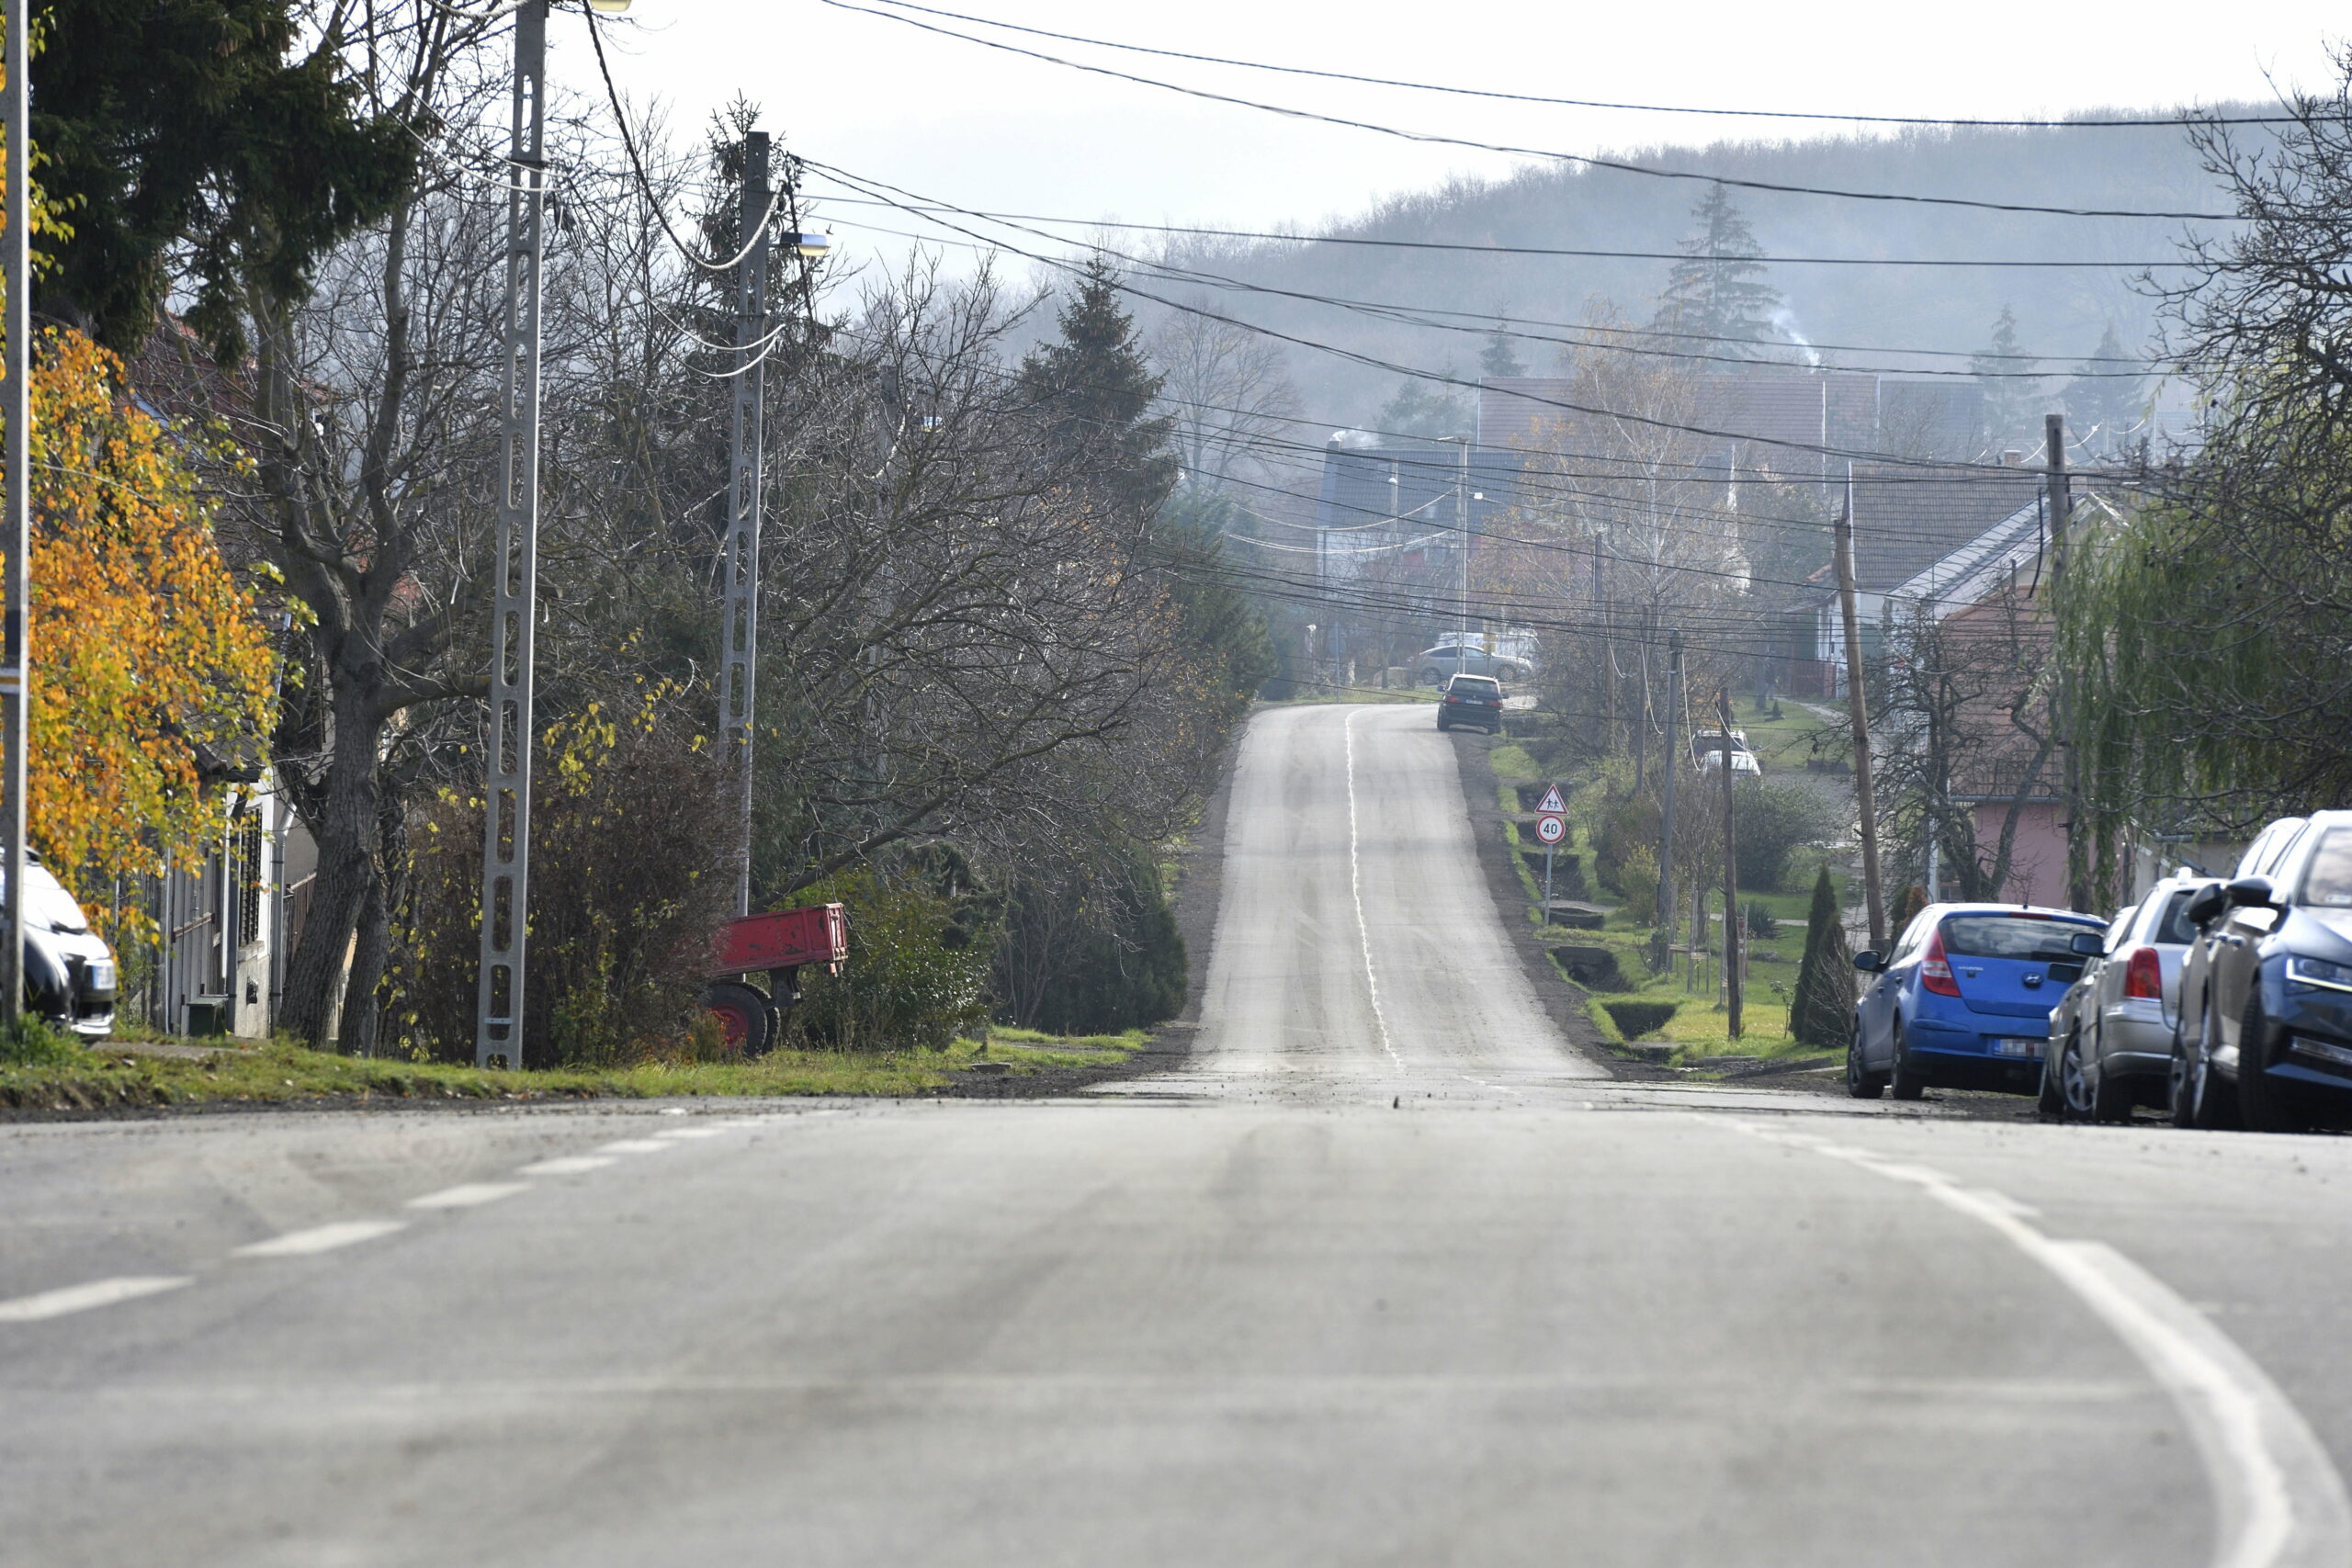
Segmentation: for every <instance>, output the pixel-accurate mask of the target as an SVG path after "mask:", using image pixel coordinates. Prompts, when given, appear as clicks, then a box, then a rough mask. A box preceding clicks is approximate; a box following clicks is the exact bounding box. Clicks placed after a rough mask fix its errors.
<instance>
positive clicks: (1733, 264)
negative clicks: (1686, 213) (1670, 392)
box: [1650, 185, 1781, 360]
mask: <svg viewBox="0 0 2352 1568" xmlns="http://www.w3.org/2000/svg"><path fill="white" fill-rule="evenodd" d="M1691 218H1692V219H1694V220H1696V221H1697V224H1698V227H1697V230H1696V231H1694V232H1693V233H1691V236H1690V237H1689V238H1687V239H1685V240H1684V241H1683V242H1682V243H1681V244H1680V245H1679V246H1678V247H1677V248H1678V249H1679V250H1680V251H1681V252H1682V255H1683V259H1682V260H1680V261H1678V262H1676V263H1675V264H1674V269H1673V270H1672V271H1671V272H1669V273H1668V275H1667V280H1666V291H1665V292H1664V293H1663V294H1661V295H1659V296H1658V301H1657V315H1656V316H1655V317H1654V318H1653V319H1652V321H1651V323H1650V324H1651V326H1652V327H1653V328H1655V329H1656V330H1657V331H1659V332H1670V333H1689V334H1691V335H1693V336H1697V337H1702V338H1705V339H1707V340H1708V342H1706V343H1704V344H1692V345H1691V346H1692V347H1693V349H1694V350H1698V351H1703V352H1707V353H1713V354H1722V355H1729V356H1731V357H1733V358H1736V359H1755V360H1762V359H1764V358H1766V357H1767V354H1766V352H1765V351H1766V349H1767V347H1768V346H1769V345H1770V344H1771V343H1772V341H1773V335H1774V334H1773V329H1772V317H1773V315H1774V314H1775V313H1776V312H1777V311H1779V310H1780V309H1781V291H1780V290H1779V289H1777V288H1773V287H1772V286H1771V285H1770V284H1769V283H1767V282H1765V281H1764V271H1765V269H1764V264H1763V262H1762V260H1761V259H1760V258H1761V257H1762V256H1763V254H1764V247H1763V246H1761V245H1759V244H1758V243H1756V233H1755V231H1754V230H1752V229H1750V228H1749V227H1748V226H1747V218H1746V217H1745V216H1743V215H1742V214H1741V212H1740V210H1739V209H1737V208H1736V207H1734V206H1733V205H1732V202H1731V193H1730V192H1729V191H1728V190H1726V189H1725V188H1724V186H1721V185H1711V186H1708V187H1707V194H1706V195H1705V196H1703V197H1701V198H1700V200H1699V205H1698V206H1696V207H1694V208H1692V209H1691Z"/></svg>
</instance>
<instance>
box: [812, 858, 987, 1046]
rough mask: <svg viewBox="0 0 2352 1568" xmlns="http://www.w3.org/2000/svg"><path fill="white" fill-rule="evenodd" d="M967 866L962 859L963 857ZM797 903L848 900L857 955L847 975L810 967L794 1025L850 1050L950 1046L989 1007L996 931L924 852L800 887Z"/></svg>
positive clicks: (847, 967)
mask: <svg viewBox="0 0 2352 1568" xmlns="http://www.w3.org/2000/svg"><path fill="white" fill-rule="evenodd" d="M955 865H956V867H959V868H960V866H961V861H960V859H958V860H956V862H955ZM792 902H793V903H795V904H821V903H840V904H842V905H843V906H844V907H845V908H846V912H847V914H848V916H849V962H848V963H846V964H842V972H841V973H840V974H839V975H827V974H824V973H823V972H821V971H820V972H819V973H817V974H816V975H814V976H804V978H803V984H802V995H803V1000H802V1003H801V1005H800V1006H799V1007H798V1008H797V1009H796V1010H794V1014H793V1018H792V1020H791V1023H792V1026H793V1027H794V1028H795V1029H796V1030H797V1032H798V1033H799V1034H800V1036H801V1037H802V1038H803V1039H805V1040H807V1041H809V1043H813V1044H818V1045H825V1046H831V1047H833V1048H835V1049H840V1050H854V1051H876V1050H888V1049H892V1048H922V1049H929V1050H944V1048H945V1047H946V1046H947V1045H948V1044H950V1043H953V1041H954V1040H955V1038H956V1032H957V1031H958V1030H962V1029H968V1028H972V1027H974V1026H976V1025H978V1023H980V1022H981V1021H983V1020H985V1019H986V1018H987V1017H988V1014H989V992H988V982H989V949H990V947H991V945H992V942H990V941H988V940H981V938H982V937H989V938H992V937H993V936H994V932H993V931H981V932H975V931H973V930H972V920H971V919H970V913H969V910H968V908H967V906H966V905H965V903H964V902H963V901H962V900H960V899H959V898H958V897H957V893H956V888H955V887H954V886H952V884H951V885H949V886H942V873H941V872H940V870H939V868H938V867H937V866H936V865H934V864H932V863H928V862H926V861H923V860H921V859H910V860H902V861H900V862H899V863H895V864H893V865H889V866H886V867H877V866H865V867H861V868H860V869H858V870H856V871H851V872H844V873H842V874H841V875H839V876H835V877H832V878H831V879H830V880H828V881H826V882H821V883H819V884H817V885H815V886H809V887H804V888H802V889H801V890H800V891H799V892H798V893H797V894H795V895H793V898H792Z"/></svg>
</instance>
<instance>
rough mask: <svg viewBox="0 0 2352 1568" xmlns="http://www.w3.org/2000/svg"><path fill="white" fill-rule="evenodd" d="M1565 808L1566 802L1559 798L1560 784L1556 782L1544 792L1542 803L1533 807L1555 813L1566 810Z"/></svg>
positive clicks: (1566, 806)
mask: <svg viewBox="0 0 2352 1568" xmlns="http://www.w3.org/2000/svg"><path fill="white" fill-rule="evenodd" d="M1567 808H1568V803H1567V802H1566V801H1565V800H1562V799H1561V798H1560V786H1559V785H1558V784H1554V785H1553V786H1552V787H1551V788H1550V789H1547V790H1545V791H1544V803H1543V804H1542V805H1540V806H1538V807H1536V808H1535V809H1536V810H1538V811H1542V812H1547V813H1551V814H1554V815H1556V814H1558V813H1560V812H1563V811H1566V809H1567Z"/></svg>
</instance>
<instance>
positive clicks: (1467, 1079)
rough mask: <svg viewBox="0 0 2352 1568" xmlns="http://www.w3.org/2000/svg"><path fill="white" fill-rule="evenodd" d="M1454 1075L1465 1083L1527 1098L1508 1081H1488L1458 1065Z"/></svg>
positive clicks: (1523, 1098) (1522, 1098)
mask: <svg viewBox="0 0 2352 1568" xmlns="http://www.w3.org/2000/svg"><path fill="white" fill-rule="evenodd" d="M1453 1076H1454V1077H1458V1078H1460V1079H1461V1080H1462V1081H1463V1082H1464V1083H1474V1084H1476V1085H1477V1086H1478V1087H1479V1088H1480V1089H1500V1090H1502V1091H1503V1092H1504V1093H1505V1094H1510V1095H1518V1096H1519V1098H1520V1099H1521V1100H1525V1099H1526V1098H1527V1096H1525V1095H1523V1094H1520V1092H1519V1090H1517V1089H1513V1088H1511V1087H1510V1085H1509V1084H1507V1083H1488V1082H1487V1080H1486V1079H1484V1078H1477V1077H1471V1076H1470V1075H1469V1074H1468V1073H1465V1072H1464V1071H1462V1070H1461V1069H1460V1068H1458V1067H1457V1068H1455V1069H1454V1073H1453Z"/></svg>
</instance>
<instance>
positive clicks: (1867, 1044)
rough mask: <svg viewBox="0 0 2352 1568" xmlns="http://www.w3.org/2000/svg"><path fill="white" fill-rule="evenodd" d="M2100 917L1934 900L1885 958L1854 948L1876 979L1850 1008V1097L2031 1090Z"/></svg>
mask: <svg viewBox="0 0 2352 1568" xmlns="http://www.w3.org/2000/svg"><path fill="white" fill-rule="evenodd" d="M2106 927H2107V922H2106V921H2104V920H2102V919H2099V918H2098V917H2097V916H2096V915H2077V914H2073V913H2070V912H2068V911H2065V910H2061V909H2036V908H2029V907H2027V906H2025V905H2021V904H1930V905H1928V907H1927V908H1925V909H1923V910H1921V911H1920V912H1919V914H1918V916H1917V918H1916V919H1913V920H1912V922H1911V923H1910V925H1908V926H1906V927H1905V928H1904V931H1903V934H1902V936H1901V937H1900V938H1899V939H1898V940H1897V941H1896V942H1895V944H1894V952H1893V953H1871V952H1863V953H1856V954H1855V955H1854V967H1855V968H1857V969H1859V970H1860V971H1861V972H1862V973H1863V974H1865V975H1868V976H1874V978H1873V979H1872V980H1871V982H1870V983H1869V985H1868V986H1867V987H1866V988H1865V989H1864V991H1863V992H1862V998H1861V1000H1860V1002H1859V1003H1857V1004H1856V1005H1855V1009H1854V1033H1853V1038H1852V1040H1851V1042H1850V1043H1849V1044H1848V1045H1847V1047H1846V1092H1847V1093H1849V1094H1850V1095H1852V1096H1853V1097H1854V1098H1855V1099H1857V1100H1876V1099H1877V1098H1878V1097H1879V1095H1880V1093H1881V1092H1883V1091H1884V1090H1887V1089H1893V1091H1894V1098H1895V1099H1897V1100H1917V1099H1918V1098H1919V1095H1920V1093H1921V1092H1922V1091H1923V1090H1925V1089H1928V1087H1929V1086H1930V1085H1936V1086H1942V1087H1947V1088H1978V1089H2007V1090H2009V1091H2011V1092H2013V1093H2018V1094H2030V1093H2032V1092H2033V1091H2034V1087H2035V1085H2036V1084H2037V1083H2038V1082H2039V1081H2040V1077H2041V1056H2042V1050H2043V1046H2044V1043H2046V1042H2047V1041H2048V1039H2049V1037H2050V1009H2051V1004H2052V1002H2053V1001H2054V1000H2055V999H2056V998H2057V997H2058V995H2059V993H2060V991H2062V990H2063V989H2064V987H2067V986H2071V985H2073V984H2074V983H2075V981H2076V980H2078V979H2080V978H2081V977H2082V973H2083V959H2084V953H2083V952H2082V951H2081V949H2079V948H2077V947H2076V946H2075V938H2077V937H2081V938H2084V939H2086V940H2085V945H2086V946H2088V947H2090V948H2092V949H2094V950H2095V949H2096V948H2097V946H2098V939H2099V937H2100V935H2101V933H2102V932H2104V931H2105V930H2106Z"/></svg>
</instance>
